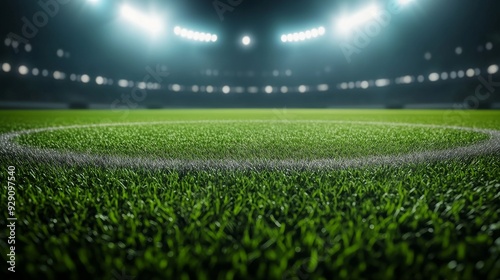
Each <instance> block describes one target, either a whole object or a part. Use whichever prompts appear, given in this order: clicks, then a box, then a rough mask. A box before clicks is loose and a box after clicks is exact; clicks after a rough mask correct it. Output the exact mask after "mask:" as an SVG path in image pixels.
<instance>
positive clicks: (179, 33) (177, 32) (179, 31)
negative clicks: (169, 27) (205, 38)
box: [174, 26, 181, 35]
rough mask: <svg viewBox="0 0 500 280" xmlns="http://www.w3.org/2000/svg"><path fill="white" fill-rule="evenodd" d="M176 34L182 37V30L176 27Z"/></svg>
mask: <svg viewBox="0 0 500 280" xmlns="http://www.w3.org/2000/svg"><path fill="white" fill-rule="evenodd" d="M174 34H175V35H181V28H180V27H179V26H176V27H174Z"/></svg>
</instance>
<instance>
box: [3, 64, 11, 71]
mask: <svg viewBox="0 0 500 280" xmlns="http://www.w3.org/2000/svg"><path fill="white" fill-rule="evenodd" d="M10 69H11V68H10V64H8V63H4V64H2V70H3V71H4V72H10Z"/></svg>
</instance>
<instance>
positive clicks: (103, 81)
mask: <svg viewBox="0 0 500 280" xmlns="http://www.w3.org/2000/svg"><path fill="white" fill-rule="evenodd" d="M2 70H3V71H4V72H10V71H11V65H10V64H9V63H3V64H2ZM498 70H499V67H498V65H497V64H493V65H490V66H489V67H488V69H487V72H488V74H490V75H493V74H496V73H498ZM18 72H19V74H21V75H23V76H24V75H28V74H29V72H30V70H29V68H28V67H27V66H25V65H21V66H19V68H18ZM31 73H32V75H33V76H38V75H39V74H41V75H42V76H44V77H47V76H48V75H49V71H48V70H47V69H43V70H41V71H40V70H39V69H38V68H33V69H32V70H31ZM480 74H481V70H480V69H479V68H475V69H473V68H469V69H467V70H459V71H451V72H449V73H448V72H442V73H437V72H434V73H431V74H429V76H428V77H427V79H428V80H429V81H430V82H437V81H439V80H443V81H445V80H448V79H457V78H459V79H461V78H465V77H468V78H472V77H474V76H479V75H480ZM53 78H54V79H55V80H64V79H66V74H65V73H64V72H61V71H54V72H53ZM70 80H71V81H73V82H82V83H84V84H86V83H89V82H90V80H91V78H90V76H89V75H87V74H83V75H77V74H71V75H70ZM414 82H419V83H423V82H425V76H424V75H419V76H417V77H414V76H411V75H407V76H403V77H398V78H396V79H395V83H396V84H411V83H414ZM95 83H96V84H97V85H113V83H114V82H113V79H110V78H106V77H102V76H97V77H96V78H95ZM117 84H118V86H119V87H122V88H126V87H134V86H137V87H138V88H140V89H151V90H158V89H161V85H160V84H158V83H146V82H134V81H131V80H126V79H120V80H118V82H117ZM389 85H391V80H390V79H377V80H370V81H357V82H343V83H340V84H338V85H337V88H338V89H342V90H347V89H354V88H361V89H367V88H369V87H373V86H376V87H386V86H389ZM309 88H310V87H309V86H306V85H301V86H298V87H297V90H296V92H300V93H304V92H307V91H308V90H309ZM185 89H186V87H185V86H181V85H179V84H172V85H169V90H171V91H174V92H179V91H184V90H185ZM263 89H264V92H265V93H268V94H271V93H273V92H277V91H278V90H277V88H275V87H273V86H270V85H269V86H265V87H264V88H263ZM279 89H280V92H282V93H287V92H289V87H287V86H282V87H281V88H279ZM317 89H318V91H327V90H328V89H329V86H328V85H327V84H320V85H318V86H317ZM191 91H192V92H199V91H202V92H203V91H206V92H208V93H212V92H214V91H215V88H214V87H213V86H210V85H209V86H206V87H200V86H198V85H193V86H192V87H191ZM231 91H232V90H231V87H230V86H227V85H226V86H223V87H221V92H222V93H224V94H228V93H230V92H231ZM233 91H234V92H236V93H243V92H245V89H244V88H243V87H234V88H233ZM258 91H259V90H258V87H249V88H248V92H249V93H257V92H258Z"/></svg>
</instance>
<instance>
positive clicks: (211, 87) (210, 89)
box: [207, 85, 214, 93]
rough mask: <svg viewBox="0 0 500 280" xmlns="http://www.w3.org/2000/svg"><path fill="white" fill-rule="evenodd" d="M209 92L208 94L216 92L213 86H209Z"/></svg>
mask: <svg viewBox="0 0 500 280" xmlns="http://www.w3.org/2000/svg"><path fill="white" fill-rule="evenodd" d="M207 92H208V93H212V92H214V87H213V86H210V85H209V86H207Z"/></svg>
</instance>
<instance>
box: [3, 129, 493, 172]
mask: <svg viewBox="0 0 500 280" xmlns="http://www.w3.org/2000/svg"><path fill="white" fill-rule="evenodd" d="M290 122H293V123H332V124H335V123H338V124H359V125H382V126H405V127H424V128H436V129H455V130H462V131H471V132H477V133H482V134H486V135H488V136H489V139H488V140H485V141H481V142H478V143H475V144H472V145H469V146H461V147H455V148H449V149H444V150H437V151H435V150H434V151H419V152H413V153H409V154H402V155H382V156H366V157H359V158H345V159H328V158H326V159H314V160H302V159H300V160H299V159H297V160H295V159H290V160H263V159H262V160H260V159H256V160H234V159H222V160H202V159H199V160H186V159H151V158H144V157H132V156H114V155H97V154H85V153H77V152H65V151H59V150H54V149H44V148H37V147H30V146H23V145H20V144H18V143H16V142H15V141H14V140H15V139H16V138H17V137H19V136H21V135H29V134H34V133H40V132H51V131H57V130H65V129H79V128H94V127H115V126H134V125H168V124H197V123H198V124H199V123H207V124H213V123H221V124H224V123H290ZM489 154H500V131H498V130H492V129H480V128H472V127H460V126H450V125H436V124H418V123H398V122H370V121H345V120H293V121H290V120H286V121H283V120H191V121H153V122H127V123H107V124H81V125H68V126H57V127H45V128H33V129H25V130H20V131H13V132H7V133H3V134H0V155H2V156H8V155H10V156H14V157H16V158H21V159H25V160H31V161H34V162H41V163H47V164H64V165H83V166H89V165H90V166H102V167H113V168H114V167H118V168H120V167H123V168H145V169H161V170H164V169H168V170H297V171H300V170H332V169H345V168H360V167H368V166H377V165H378V166H400V165H406V164H418V163H426V162H433V161H442V160H451V159H463V158H471V157H476V156H480V155H489Z"/></svg>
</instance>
